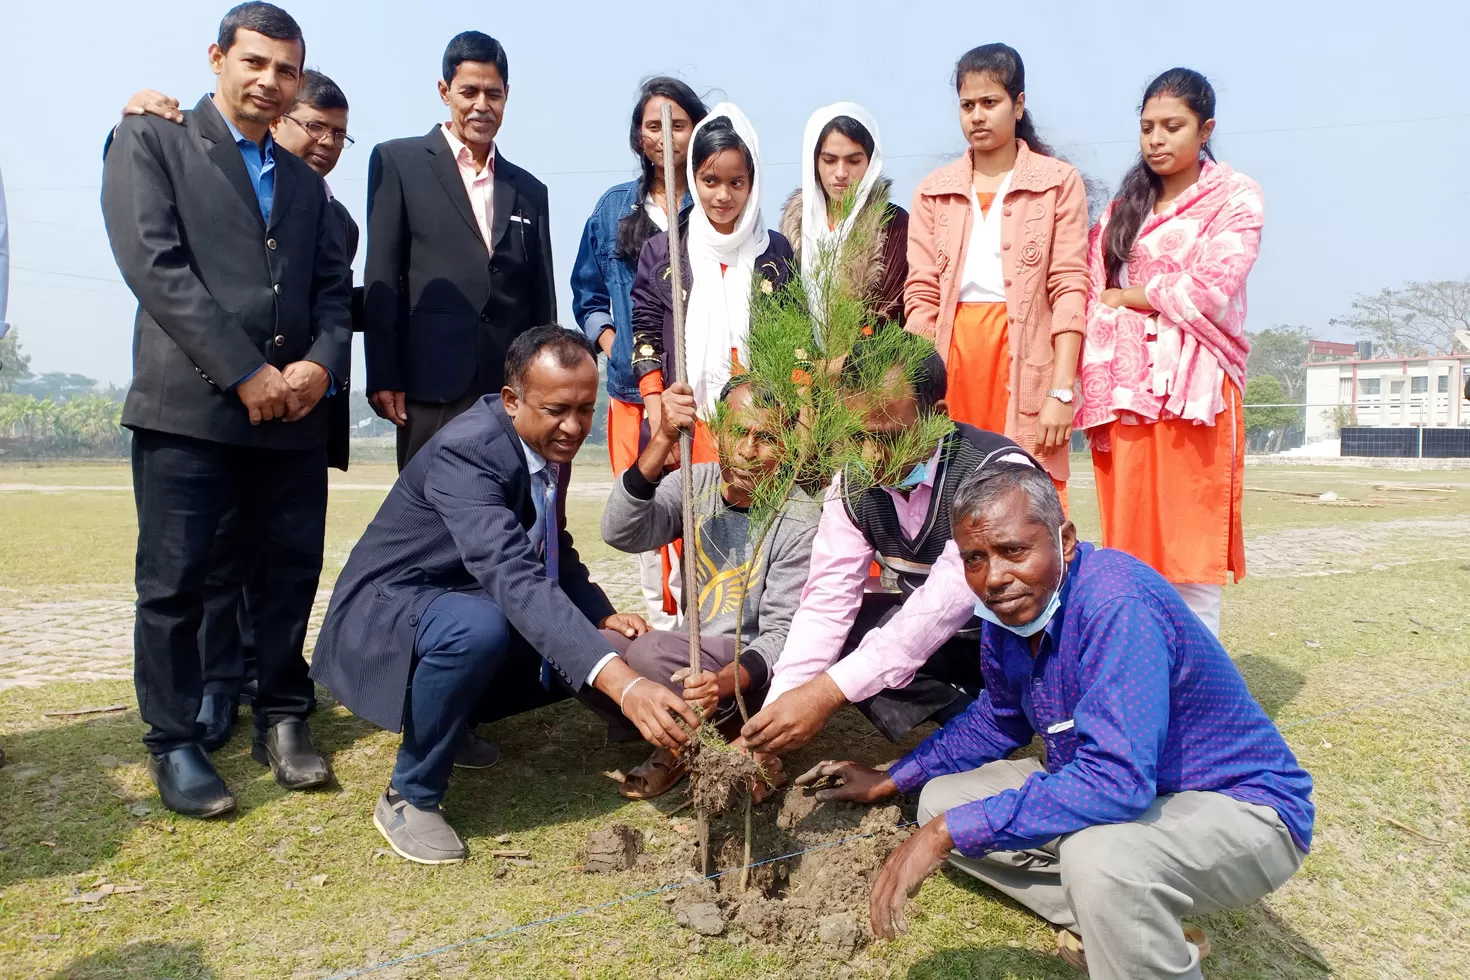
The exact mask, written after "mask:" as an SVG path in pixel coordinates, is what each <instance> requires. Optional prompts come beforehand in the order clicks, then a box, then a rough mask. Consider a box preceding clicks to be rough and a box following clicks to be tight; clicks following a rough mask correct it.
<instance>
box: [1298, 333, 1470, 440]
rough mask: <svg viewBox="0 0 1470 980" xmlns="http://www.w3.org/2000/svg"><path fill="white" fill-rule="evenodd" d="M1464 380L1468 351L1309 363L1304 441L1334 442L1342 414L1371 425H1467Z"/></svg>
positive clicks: (1469, 407) (1469, 414)
mask: <svg viewBox="0 0 1470 980" xmlns="http://www.w3.org/2000/svg"><path fill="white" fill-rule="evenodd" d="M1467 381H1470V354H1442V355H1436V356H1432V357H1405V358H1398V359H1382V358H1377V359H1374V360H1371V361H1364V360H1342V361H1319V362H1316V363H1309V364H1307V395H1306V402H1307V406H1308V407H1307V418H1306V433H1305V435H1306V442H1307V444H1308V445H1311V444H1312V443H1314V442H1325V441H1327V440H1335V439H1336V438H1337V422H1338V420H1339V418H1343V417H1346V418H1347V419H1350V420H1351V422H1350V424H1356V425H1370V426H1390V427H1403V426H1428V427H1434V426H1470V401H1466V400H1465V385H1466V382H1467ZM1332 406H1340V407H1341V410H1340V411H1335V410H1334V409H1333V407H1332ZM1348 409H1351V411H1352V415H1348V414H1347V410H1348Z"/></svg>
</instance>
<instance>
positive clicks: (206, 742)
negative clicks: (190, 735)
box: [199, 694, 240, 752]
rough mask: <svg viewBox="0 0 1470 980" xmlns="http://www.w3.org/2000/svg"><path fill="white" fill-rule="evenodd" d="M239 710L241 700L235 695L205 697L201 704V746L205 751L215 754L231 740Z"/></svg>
mask: <svg viewBox="0 0 1470 980" xmlns="http://www.w3.org/2000/svg"><path fill="white" fill-rule="evenodd" d="M239 710H240V699H239V698H237V697H235V696H234V695H233V694H206V695H204V697H203V698H202V699H201V700H200V702H199V724H200V725H201V726H202V728H203V730H202V731H201V732H200V735H199V744H200V745H202V746H204V751H206V752H213V751H214V750H215V749H218V748H219V747H220V746H222V745H224V744H225V743H226V742H228V741H229V740H230V735H231V734H233V733H234V731H235V716H236V715H237V714H238V713H239Z"/></svg>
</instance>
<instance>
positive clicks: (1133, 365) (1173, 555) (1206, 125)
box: [1077, 68, 1264, 632]
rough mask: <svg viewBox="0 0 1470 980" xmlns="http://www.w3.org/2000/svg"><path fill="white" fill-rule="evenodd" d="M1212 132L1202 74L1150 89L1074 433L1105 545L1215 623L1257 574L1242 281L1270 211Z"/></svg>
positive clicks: (1120, 204) (1182, 72)
mask: <svg viewBox="0 0 1470 980" xmlns="http://www.w3.org/2000/svg"><path fill="white" fill-rule="evenodd" d="M1214 128H1215V92H1214V89H1213V88H1211V87H1210V83H1209V82H1208V81H1207V80H1206V79H1205V77H1204V76H1203V75H1201V74H1199V73H1198V72H1195V71H1191V70H1189V69H1187V68H1174V69H1171V70H1169V71H1167V72H1165V73H1164V74H1162V75H1160V76H1159V77H1158V78H1156V79H1154V81H1153V82H1152V83H1150V85H1149V87H1148V89H1147V90H1146V91H1145V92H1144V98H1143V108H1142V118H1141V121H1140V137H1139V143H1140V145H1141V149H1142V153H1143V156H1142V159H1140V160H1139V162H1138V164H1137V165H1135V166H1134V168H1133V169H1132V170H1131V171H1129V173H1128V175H1127V176H1126V177H1125V178H1124V180H1123V184H1122V186H1121V187H1120V188H1119V191H1118V196H1117V197H1116V198H1115V199H1114V200H1113V202H1112V203H1111V204H1110V205H1109V206H1108V209H1107V211H1106V212H1105V213H1104V214H1103V217H1102V220H1101V221H1099V222H1098V224H1097V227H1096V228H1094V229H1093V231H1092V235H1091V241H1090V246H1089V250H1088V271H1089V279H1090V287H1089V295H1088V323H1087V340H1086V343H1085V344H1084V346H1083V352H1082V370H1081V376H1082V397H1081V402H1082V407H1081V409H1080V410H1079V412H1078V414H1077V427H1078V428H1082V429H1085V430H1086V431H1087V433H1088V437H1089V439H1090V440H1091V443H1092V453H1093V455H1092V458H1093V466H1094V468H1095V470H1096V474H1097V496H1098V506H1099V509H1100V511H1101V518H1102V527H1103V543H1104V544H1105V545H1106V546H1107V547H1110V548H1119V549H1121V550H1123V551H1127V552H1129V553H1131V554H1133V555H1135V556H1136V557H1138V558H1140V559H1142V560H1143V561H1146V562H1148V563H1149V564H1150V565H1152V566H1153V567H1154V568H1155V569H1157V570H1158V572H1159V573H1160V574H1162V575H1163V576H1164V577H1165V578H1166V579H1168V580H1169V581H1170V582H1173V583H1174V584H1175V585H1176V586H1177V587H1178V588H1179V592H1180V594H1181V595H1182V596H1183V597H1184V599H1185V601H1186V602H1187V603H1188V604H1189V606H1190V608H1191V609H1193V610H1194V611H1195V612H1196V613H1197V614H1198V615H1199V617H1200V619H1202V620H1204V622H1205V623H1206V625H1208V626H1209V627H1210V628H1211V629H1213V630H1215V631H1216V632H1218V631H1219V625H1220V587H1221V586H1222V585H1224V584H1225V582H1226V581H1227V580H1228V578H1229V577H1230V576H1232V575H1233V576H1234V579H1235V581H1237V582H1238V581H1240V579H1241V578H1243V577H1244V576H1245V539H1244V535H1243V533H1242V530H1241V502H1242V497H1243V489H1244V487H1243V469H1244V463H1245V429H1244V420H1243V419H1242V417H1241V410H1240V401H1241V391H1242V390H1243V389H1244V387H1245V362H1246V355H1247V353H1248V352H1249V350H1250V343H1249V341H1248V340H1247V339H1246V334H1245V310H1246V302H1245V281H1246V277H1247V276H1248V275H1249V274H1250V270H1251V266H1252V265H1253V264H1254V263H1255V261H1256V253H1257V252H1258V250H1259V249H1260V244H1261V225H1262V222H1263V219H1264V206H1263V203H1262V199H1261V189H1260V188H1259V187H1258V186H1257V185H1256V182H1255V181H1253V180H1251V179H1250V178H1249V177H1247V176H1245V175H1244V174H1239V173H1236V172H1235V171H1234V170H1232V169H1230V167H1228V166H1226V165H1225V164H1223V163H1217V162H1215V158H1214V155H1213V154H1212V153H1211V152H1210V146H1209V141H1210V134H1211V133H1212V132H1213V130H1214Z"/></svg>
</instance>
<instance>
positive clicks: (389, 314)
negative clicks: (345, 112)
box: [363, 126, 556, 403]
mask: <svg viewBox="0 0 1470 980" xmlns="http://www.w3.org/2000/svg"><path fill="white" fill-rule="evenodd" d="M493 203H494V214H493V216H492V219H491V221H492V227H491V234H492V237H493V238H494V243H493V244H494V253H493V256H488V255H487V254H486V248H485V242H484V241H483V239H482V238H481V235H480V230H479V226H478V225H477V224H476V223H475V216H474V212H473V211H472V210H471V209H470V199H469V195H468V194H466V193H465V189H464V183H463V181H462V180H461V178H460V175H459V169H458V167H457V166H456V164H455V161H454V156H453V154H452V153H451V152H450V149H449V144H448V142H446V141H445V139H444V134H443V132H442V130H441V129H440V128H439V127H438V126H436V127H434V129H432V130H431V131H430V132H429V134H428V135H427V136H416V137H413V138H410V139H401V140H393V141H391V142H388V143H381V144H379V145H378V146H376V147H374V148H373V155H372V159H371V160H370V161H369V162H368V252H367V267H366V272H365V275H364V287H365V289H366V297H365V313H366V322H365V336H364V342H363V343H364V350H365V353H366V355H367V375H368V376H367V391H368V392H369V393H371V392H374V391H382V390H389V391H403V392H406V393H407V395H408V397H409V398H410V399H413V400H415V401H425V402H440V403H444V402H452V401H455V400H457V399H460V398H463V397H464V396H466V395H468V394H472V393H474V394H498V393H499V392H500V388H501V385H502V383H503V382H504V378H505V353H506V350H507V349H508V348H509V347H510V343H511V341H512V340H514V339H515V338H516V337H517V336H519V335H520V334H522V333H524V332H525V331H527V330H529V329H530V328H531V327H534V326H540V325H541V324H544V323H551V322H553V321H554V320H555V319H556V289H555V286H554V279H553V276H552V271H551V229H550V224H549V219H548V216H547V202H546V185H545V184H543V183H541V182H540V181H539V180H537V179H536V178H535V177H532V176H531V175H530V174H529V173H527V172H526V171H524V170H522V169H521V168H520V167H517V166H516V165H515V164H513V163H511V162H510V161H509V160H506V159H505V157H504V156H502V155H501V154H500V153H498V152H497V153H496V157H495V191H494V198H493Z"/></svg>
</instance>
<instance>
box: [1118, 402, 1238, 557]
mask: <svg viewBox="0 0 1470 980" xmlns="http://www.w3.org/2000/svg"><path fill="white" fill-rule="evenodd" d="M1222 394H1223V395H1224V397H1225V406H1226V407H1225V411H1223V412H1221V413H1220V415H1219V417H1217V418H1216V419H1215V424H1214V425H1196V424H1195V423H1193V422H1189V421H1185V420H1183V419H1167V420H1165V421H1162V422H1153V423H1150V424H1145V425H1125V424H1124V423H1122V422H1119V421H1113V422H1110V423H1108V425H1107V426H1106V429H1105V431H1106V433H1107V435H1108V438H1109V440H1110V441H1111V443H1112V448H1111V449H1110V451H1108V452H1098V451H1096V450H1094V451H1093V454H1092V464H1093V469H1094V471H1095V472H1096V474H1097V506H1098V512H1099V517H1100V518H1101V522H1102V540H1103V546H1104V547H1107V548H1117V549H1119V550H1121V551H1126V552H1128V553H1129V554H1131V555H1133V556H1134V557H1135V558H1138V559H1140V560H1142V561H1144V562H1147V563H1148V564H1149V565H1151V566H1153V568H1154V570H1155V571H1157V572H1158V573H1159V574H1160V575H1162V576H1164V578H1166V579H1168V580H1169V581H1170V582H1177V583H1180V584H1196V585H1224V584H1226V583H1227V582H1229V581H1230V576H1231V575H1233V576H1234V578H1235V581H1237V582H1239V581H1240V580H1241V579H1243V578H1245V533H1244V531H1243V530H1242V526H1241V507H1242V505H1243V503H1244V499H1245V418H1244V416H1243V414H1242V412H1241V408H1240V389H1239V388H1237V387H1236V386H1235V384H1234V383H1233V382H1231V381H1230V380H1229V379H1228V378H1227V379H1226V381H1225V385H1224V388H1223V389H1222Z"/></svg>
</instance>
